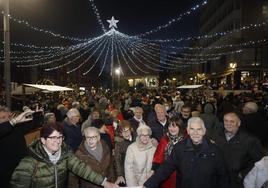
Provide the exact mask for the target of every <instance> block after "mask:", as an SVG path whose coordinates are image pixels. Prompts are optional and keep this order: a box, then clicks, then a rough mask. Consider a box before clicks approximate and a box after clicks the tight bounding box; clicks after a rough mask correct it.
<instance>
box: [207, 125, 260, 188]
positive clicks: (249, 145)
mask: <svg viewBox="0 0 268 188" xmlns="http://www.w3.org/2000/svg"><path fill="white" fill-rule="evenodd" d="M211 139H212V140H213V141H215V142H216V144H217V145H218V146H219V147H220V148H221V150H222V151H223V154H224V160H225V163H226V167H227V170H228V174H229V176H230V180H231V187H230V188H240V187H241V188H242V187H243V179H244V177H245V176H246V175H247V173H248V172H249V171H250V170H251V169H252V168H253V166H254V164H255V162H257V161H259V160H260V159H261V158H262V157H263V156H264V154H265V152H264V150H263V148H262V146H261V144H260V142H259V140H258V139H257V138H255V137H253V136H251V135H249V134H248V133H246V132H244V131H242V130H239V131H238V132H237V133H236V135H235V136H234V137H233V138H231V139H230V140H229V141H227V140H226V138H225V133H224V131H223V130H218V131H216V132H215V133H214V134H212V135H211Z"/></svg>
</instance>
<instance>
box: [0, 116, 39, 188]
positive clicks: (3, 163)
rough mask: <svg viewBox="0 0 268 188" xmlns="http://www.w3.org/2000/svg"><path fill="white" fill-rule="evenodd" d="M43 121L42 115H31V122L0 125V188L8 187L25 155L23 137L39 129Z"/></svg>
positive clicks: (25, 146) (25, 147)
mask: <svg viewBox="0 0 268 188" xmlns="http://www.w3.org/2000/svg"><path fill="white" fill-rule="evenodd" d="M43 119H44V117H43V115H42V113H33V120H32V121H29V122H25V123H20V124H17V125H15V126H12V125H11V124H10V123H9V122H5V123H2V124H1V125H0V126H1V138H0V148H1V155H0V187H3V188H8V187H9V182H10V179H11V176H12V173H13V171H14V169H15V168H16V166H17V165H18V164H19V162H20V160H21V159H23V158H24V157H25V156H26V155H27V145H26V141H25V138H24V136H25V135H26V134H27V133H29V132H31V131H32V130H34V129H36V128H38V127H40V126H41V125H42V124H43ZM4 127H5V128H6V129H4ZM2 128H3V129H2Z"/></svg>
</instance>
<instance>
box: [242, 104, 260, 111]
mask: <svg viewBox="0 0 268 188" xmlns="http://www.w3.org/2000/svg"><path fill="white" fill-rule="evenodd" d="M244 107H245V108H247V109H248V111H249V113H255V112H258V108H259V107H258V105H257V104H256V103H255V102H246V103H245V105H244Z"/></svg>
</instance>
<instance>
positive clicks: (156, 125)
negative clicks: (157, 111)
mask: <svg viewBox="0 0 268 188" xmlns="http://www.w3.org/2000/svg"><path fill="white" fill-rule="evenodd" d="M148 126H149V127H150V128H151V129H152V137H153V138H155V139H156V140H157V141H158V142H159V141H160V138H161V137H162V136H164V135H165V133H166V132H167V122H166V124H165V125H164V126H163V125H162V124H161V123H160V122H159V121H158V120H157V118H156V117H155V118H154V119H152V120H151V121H149V122H148Z"/></svg>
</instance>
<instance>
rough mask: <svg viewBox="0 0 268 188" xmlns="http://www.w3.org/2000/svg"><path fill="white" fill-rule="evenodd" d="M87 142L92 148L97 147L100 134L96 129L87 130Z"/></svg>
mask: <svg viewBox="0 0 268 188" xmlns="http://www.w3.org/2000/svg"><path fill="white" fill-rule="evenodd" d="M85 138H86V144H87V145H88V146H89V147H90V148H91V149H92V150H94V149H96V148H97V143H98V142H99V141H100V135H99V134H98V133H97V132H95V131H90V132H85Z"/></svg>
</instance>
